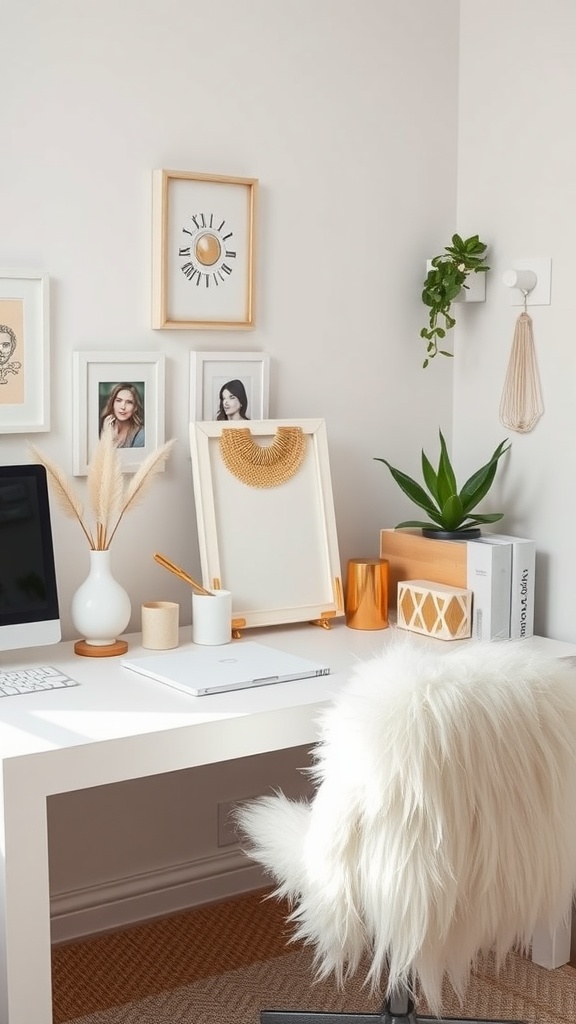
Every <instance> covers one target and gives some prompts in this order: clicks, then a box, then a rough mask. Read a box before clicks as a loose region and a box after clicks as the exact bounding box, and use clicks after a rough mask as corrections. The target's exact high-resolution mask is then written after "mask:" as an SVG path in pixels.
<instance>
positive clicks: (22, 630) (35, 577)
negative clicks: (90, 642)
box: [0, 465, 62, 653]
mask: <svg viewBox="0 0 576 1024" xmlns="http://www.w3.org/2000/svg"><path fill="white" fill-rule="evenodd" d="M61 635H62V634H61V628H60V615H59V610H58V592H57V588H56V569H55V565H54V548H53V544H52V526H51V522H50V504H49V500H48V484H47V480H46V470H45V469H44V467H43V466H36V465H29V466H0V653H1V652H2V651H8V650H13V649H14V648H17V647H36V646H41V645H43V644H53V643H57V642H58V641H59V640H60V639H61Z"/></svg>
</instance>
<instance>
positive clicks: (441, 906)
mask: <svg viewBox="0 0 576 1024" xmlns="http://www.w3.org/2000/svg"><path fill="white" fill-rule="evenodd" d="M319 736H320V739H319V742H318V744H317V746H316V747H315V748H314V767H313V769H312V771H313V775H314V780H315V783H316V791H315V796H314V798H313V800H312V801H311V802H310V803H305V802H295V801H291V800H288V799H287V798H286V797H285V796H284V795H283V794H282V793H276V794H275V795H271V796H266V797H261V798H259V799H257V800H255V801H252V802H251V803H249V804H246V805H244V806H243V807H242V808H241V809H240V811H239V814H238V826H239V830H240V833H241V835H242V836H243V837H244V839H245V848H246V850H247V852H248V853H249V854H250V856H251V857H253V858H254V859H255V860H257V861H258V862H260V863H261V864H262V865H263V866H264V868H265V869H266V870H267V872H269V873H270V874H271V875H272V876H273V878H274V879H275V881H276V883H277V888H276V889H275V895H277V896H278V897H288V899H289V900H290V901H291V905H292V907H293V912H292V914H291V920H292V921H293V922H294V923H295V937H298V938H301V939H304V940H305V941H306V942H307V943H309V944H311V945H312V946H313V948H314V951H315V963H316V968H317V972H318V975H319V976H320V977H325V976H327V975H329V974H332V973H333V974H334V975H335V977H336V979H337V981H338V983H339V984H340V985H342V984H344V982H345V979H346V977H347V975H349V974H352V973H354V972H355V971H356V970H357V969H358V968H359V966H360V963H361V960H362V958H363V957H364V956H365V954H366V953H368V954H369V963H370V967H369V972H368V981H369V983H370V985H371V987H372V990H373V992H374V993H376V992H378V991H381V990H382V989H384V987H385V1003H384V1007H383V1008H382V1010H381V1011H380V1012H379V1013H378V1014H375V1015H368V1016H366V1015H344V1014H342V1015H339V1014H336V1015H332V1014H331V1015H326V1014H314V1013H304V1014H302V1013H300V1014H299V1013H297V1012H291V1011H263V1013H262V1017H261V1019H262V1022H263V1024H289V1022H292V1021H293V1022H297V1021H299V1022H300V1024H302V1022H304V1021H305V1022H306V1024H313V1022H315V1021H317V1020H318V1021H321V1022H323V1024H331V1022H332V1021H334V1022H336V1021H343V1020H344V1019H346V1020H348V1019H349V1020H350V1022H351V1024H353V1022H356V1024H358V1021H359V1020H362V1021H375V1020H379V1021H385V1022H391V1021H404V1022H406V1021H409V1022H412V1021H416V1020H417V1018H416V1015H415V1006H414V1004H415V999H416V993H417V992H419V991H420V992H422V993H423V995H424V996H425V997H426V999H427V1001H428V1004H429V1006H430V1008H431V1010H432V1012H433V1013H436V1014H439V1013H440V1012H441V992H442V983H443V980H444V978H448V979H449V981H450V983H451V985H452V987H453V989H454V990H455V992H456V993H457V994H458V996H459V997H460V1000H461V1001H462V1000H463V997H464V994H465V989H466V985H467V982H468V979H469V975H470V970H471V967H472V965H473V963H474V960H475V957H476V956H477V954H478V953H479V952H480V951H481V950H486V949H488V948H494V949H495V950H496V952H497V956H498V959H499V962H501V960H502V959H503V957H504V956H505V955H506V953H507V952H508V951H509V949H510V948H511V947H513V946H516V947H518V946H519V947H521V948H523V949H528V947H529V945H530V942H531V936H532V933H533V931H534V929H535V928H536V926H537V925H538V924H540V925H542V924H544V925H546V926H548V927H549V928H550V929H554V928H555V927H556V926H558V925H559V923H560V922H561V921H562V919H565V917H566V914H567V913H568V911H569V908H570V906H571V903H572V898H573V894H574V892H575V889H576V670H575V669H574V667H573V666H572V664H571V663H570V661H563V660H560V659H557V658H551V657H549V656H544V655H543V654H540V653H538V652H536V651H535V650H533V649H532V647H531V645H530V644H529V643H528V642H527V641H520V642H517V643H492V644H478V643H471V644H467V645H463V646H458V647H456V648H454V647H451V648H450V649H449V650H444V649H442V650H441V649H440V648H438V646H436V645H429V644H422V643H420V642H417V643H416V642H414V640H413V639H412V638H408V637H406V638H405V635H403V636H402V638H401V639H399V640H396V641H395V642H393V643H391V644H390V645H389V646H387V647H386V648H385V650H384V652H383V653H382V655H381V656H379V657H377V658H374V659H373V660H371V661H369V662H365V663H362V664H359V665H358V666H357V668H356V669H355V671H354V672H353V675H352V678H351V679H350V682H349V683H348V684H347V685H346V687H345V688H344V689H343V690H342V691H341V692H340V693H339V694H338V695H337V696H336V697H335V699H334V701H333V703H332V705H331V706H330V707H328V709H327V710H325V711H324V712H323V713H322V715H321V718H320V733H319Z"/></svg>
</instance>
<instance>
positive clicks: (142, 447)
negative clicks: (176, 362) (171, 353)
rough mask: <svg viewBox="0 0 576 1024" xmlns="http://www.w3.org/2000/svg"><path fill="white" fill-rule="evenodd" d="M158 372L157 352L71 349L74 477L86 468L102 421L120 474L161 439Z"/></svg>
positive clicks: (132, 467)
mask: <svg viewBox="0 0 576 1024" xmlns="http://www.w3.org/2000/svg"><path fill="white" fill-rule="evenodd" d="M164 371H165V359H164V355H163V354H162V353H160V352H75V353H74V376H75V387H74V474H75V476H85V475H86V473H87V472H88V465H89V463H90V459H91V457H92V454H93V452H94V449H95V447H96V444H97V442H98V438H99V437H100V434H101V432H102V428H103V426H104V424H105V423H110V424H111V425H112V428H113V432H114V443H115V445H116V447H117V448H118V451H119V454H120V459H121V463H122V469H123V470H124V472H125V473H134V472H135V471H136V470H137V469H138V466H140V464H141V463H142V462H143V461H144V459H145V458H146V457H147V456H148V455H149V454H150V452H152V451H154V449H156V448H158V446H159V445H161V444H163V443H164V429H165V428H164Z"/></svg>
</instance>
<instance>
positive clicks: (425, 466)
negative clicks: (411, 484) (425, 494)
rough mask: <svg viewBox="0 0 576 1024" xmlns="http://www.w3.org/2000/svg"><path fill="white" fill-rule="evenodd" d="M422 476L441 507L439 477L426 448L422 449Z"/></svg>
mask: <svg viewBox="0 0 576 1024" xmlns="http://www.w3.org/2000/svg"><path fill="white" fill-rule="evenodd" d="M422 476H423V477H424V483H425V484H426V487H427V488H428V490H429V491H430V494H431V495H432V497H433V498H434V501H435V502H436V504H437V505H438V508H440V505H441V502H440V498H439V494H438V477H437V475H436V470H435V469H434V466H433V465H432V463H431V462H430V459H429V458H428V456H427V455H426V452H425V451H424V449H422Z"/></svg>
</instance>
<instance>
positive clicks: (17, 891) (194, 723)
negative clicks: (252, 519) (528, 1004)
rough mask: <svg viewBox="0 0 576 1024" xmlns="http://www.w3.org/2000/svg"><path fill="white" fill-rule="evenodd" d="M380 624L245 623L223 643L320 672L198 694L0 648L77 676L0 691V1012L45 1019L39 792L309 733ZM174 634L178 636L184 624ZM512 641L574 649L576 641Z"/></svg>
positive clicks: (232, 753) (26, 1021) (100, 663)
mask: <svg viewBox="0 0 576 1024" xmlns="http://www.w3.org/2000/svg"><path fill="white" fill-rule="evenodd" d="M391 633H392V630H391V629H390V630H384V631H377V632H363V631H359V630H352V629H348V628H347V627H346V626H345V625H344V624H343V623H342V622H341V621H339V622H338V623H337V624H335V625H334V627H333V628H332V629H331V630H324V629H322V628H319V627H317V626H310V625H307V624H306V625H303V626H289V627H286V628H281V627H273V628H269V629H260V630H246V632H245V634H244V637H243V639H241V640H239V641H235V643H242V642H243V640H248V639H258V640H260V641H261V642H263V643H266V644H269V645H270V646H277V647H279V648H281V649H284V650H291V651H294V652H297V653H300V654H304V655H308V656H309V657H311V658H314V659H316V660H318V661H326V662H327V663H328V664H329V665H330V666H331V669H332V673H331V675H329V676H324V677H319V678H317V679H303V680H297V681H294V682H289V683H282V684H279V685H277V686H274V685H273V686H264V687H258V688H257V689H253V690H241V691H236V692H234V693H227V694H221V695H219V696H217V697H200V698H191V697H188V696H186V695H185V694H182V693H179V692H178V691H177V690H174V689H172V688H170V687H167V686H164V685H162V684H161V683H156V682H154V681H153V680H149V679H146V678H145V677H144V676H139V675H137V674H135V673H133V672H130V671H129V670H127V669H123V668H121V666H120V663H119V659H117V658H81V657H77V656H76V655H75V654H74V652H73V645H72V644H71V643H68V644H59V645H57V646H52V647H44V648H36V649H35V650H29V651H15V652H10V653H8V654H4V655H2V666H3V667H4V666H6V667H16V666H27V665H34V664H36V665H41V664H48V665H50V664H52V665H58V666H59V667H61V668H62V669H64V671H66V672H67V673H68V675H70V676H72V677H73V678H74V679H77V680H78V682H79V683H80V684H81V685H80V686H77V687H73V688H68V689H59V690H53V691H50V692H46V693H36V694H27V695H25V696H21V697H6V698H0V752H1V755H0V765H1V772H2V786H1V789H0V792H1V796H0V801H1V808H2V809H1V812H0V849H1V851H2V852H3V854H4V856H3V857H2V860H1V862H0V891H1V897H2V898H1V904H2V919H1V925H0V1024H51V1022H52V1008H51V1002H52V993H51V971H50V919H49V913H50V910H49V885H48V840H47V820H46V819H47V809H46V800H47V797H48V796H51V795H53V794H55V793H63V792H68V791H70V790H75V789H83V788H86V787H90V786H100V785H105V784H108V783H112V782H120V781H123V780H125V779H134V778H140V777H143V776H147V775H156V774H162V773H163V772H171V771H177V770H180V769H183V768H191V767H195V766H197V765H204V764H212V763H214V762H217V761H226V760H228V759H230V758H237V757H245V756H249V755H252V754H259V753H264V752H266V751H273V750H281V749H284V748H288V747H294V746H299V745H301V744H307V743H313V742H314V740H315V739H316V726H315V719H316V714H317V712H318V709H319V707H320V706H321V705H322V704H324V703H325V702H326V701H327V700H329V699H330V697H331V695H332V694H333V693H334V692H335V691H336V690H337V689H338V688H339V687H340V686H341V685H342V683H343V682H344V681H345V679H346V678H347V670H348V669H349V667H350V665H351V664H352V663H353V662H354V661H356V660H357V659H358V658H366V657H369V656H371V655H373V654H376V653H378V651H379V650H381V648H382V646H383V644H385V643H386V641H387V639H388V638H389V636H390V635H391ZM412 635H413V636H414V638H415V640H418V641H419V640H422V642H427V641H425V640H424V638H420V637H417V635H416V634H412ZM127 639H128V640H129V643H130V653H131V654H133V655H135V654H138V653H142V654H145V653H149V652H146V651H142V649H141V648H140V647H139V642H140V637H139V635H134V636H129V637H128V638H127ZM181 642H182V643H190V629H189V627H188V628H185V629H183V630H181ZM524 642H525V643H535V644H537V645H538V646H543V647H545V648H546V649H549V650H550V653H553V654H555V655H558V656H559V657H561V656H569V655H576V645H572V644H562V643H557V642H555V641H551V640H549V641H546V640H542V639H534V640H526V641H524ZM548 945H550V943H548ZM546 956H547V953H546V951H544V957H546ZM546 965H547V966H550V965H551V964H549V963H548V964H546Z"/></svg>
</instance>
